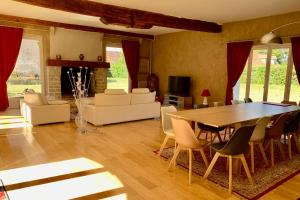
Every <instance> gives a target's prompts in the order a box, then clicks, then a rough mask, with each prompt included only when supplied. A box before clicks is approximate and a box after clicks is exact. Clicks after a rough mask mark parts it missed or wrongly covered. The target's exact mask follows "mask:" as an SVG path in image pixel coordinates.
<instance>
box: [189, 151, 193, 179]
mask: <svg viewBox="0 0 300 200" xmlns="http://www.w3.org/2000/svg"><path fill="white" fill-rule="evenodd" d="M192 154H193V152H192V149H189V184H191V183H192V167H193V159H192Z"/></svg>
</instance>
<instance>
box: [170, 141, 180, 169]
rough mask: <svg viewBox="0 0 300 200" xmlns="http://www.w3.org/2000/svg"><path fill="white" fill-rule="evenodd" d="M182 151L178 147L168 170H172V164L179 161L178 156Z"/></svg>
mask: <svg viewBox="0 0 300 200" xmlns="http://www.w3.org/2000/svg"><path fill="white" fill-rule="evenodd" d="M180 150H181V149H180V147H179V146H178V147H177V148H176V151H175V153H174V155H173V158H172V159H171V161H170V164H169V167H168V170H170V167H171V165H172V163H173V162H176V159H177V156H178V154H179V152H180Z"/></svg>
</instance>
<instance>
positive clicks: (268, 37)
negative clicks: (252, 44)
mask: <svg viewBox="0 0 300 200" xmlns="http://www.w3.org/2000/svg"><path fill="white" fill-rule="evenodd" d="M293 24H300V21H295V22H291V23H288V24H283V25H281V26H279V27H277V28H275V29H273V30H271V31H270V32H269V33H267V34H265V35H263V36H262V37H261V39H260V43H262V44H282V38H281V37H280V36H278V35H276V34H275V32H276V31H277V30H279V29H281V28H283V27H286V26H290V25H293Z"/></svg>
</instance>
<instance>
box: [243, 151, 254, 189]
mask: <svg viewBox="0 0 300 200" xmlns="http://www.w3.org/2000/svg"><path fill="white" fill-rule="evenodd" d="M241 160H242V164H243V166H244V169H245V172H246V174H247V177H248V180H249V182H250V183H251V184H253V180H252V177H251V173H250V170H249V167H248V165H247V162H246V159H245V156H244V154H242V155H241Z"/></svg>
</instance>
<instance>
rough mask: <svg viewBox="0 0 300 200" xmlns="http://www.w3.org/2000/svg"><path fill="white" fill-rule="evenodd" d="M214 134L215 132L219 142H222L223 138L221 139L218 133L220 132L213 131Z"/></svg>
mask: <svg viewBox="0 0 300 200" xmlns="http://www.w3.org/2000/svg"><path fill="white" fill-rule="evenodd" d="M215 134H217V136H218V139H219V142H223V140H222V138H221V135H220V133H219V132H215Z"/></svg>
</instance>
